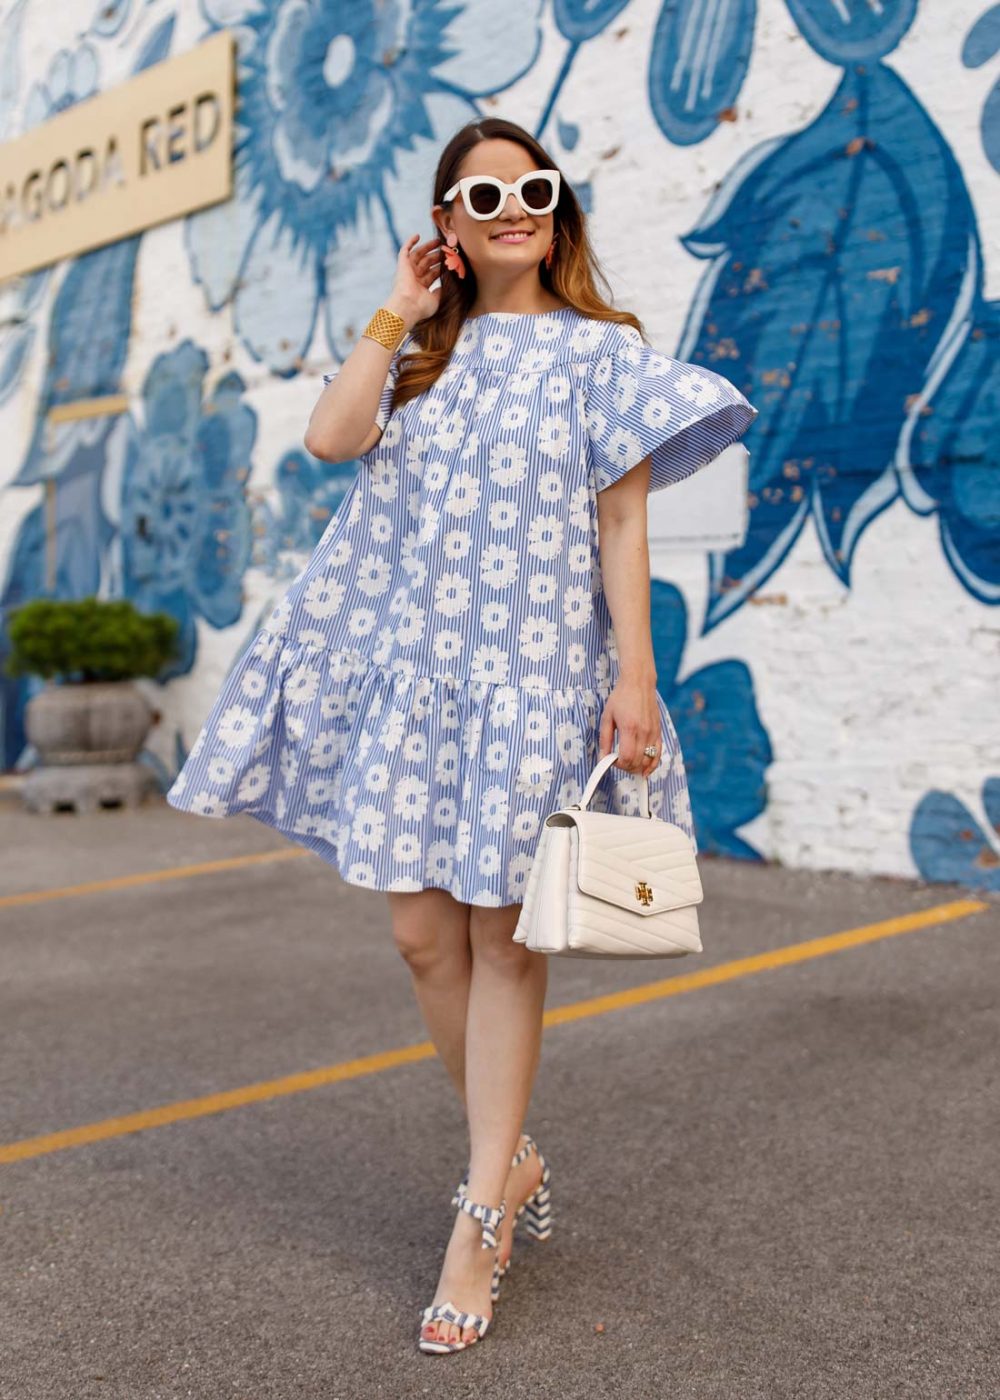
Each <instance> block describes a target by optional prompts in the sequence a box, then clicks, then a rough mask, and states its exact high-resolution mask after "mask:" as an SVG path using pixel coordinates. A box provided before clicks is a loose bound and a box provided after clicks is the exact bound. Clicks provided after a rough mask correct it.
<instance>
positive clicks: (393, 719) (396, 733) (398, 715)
mask: <svg viewBox="0 0 1000 1400" xmlns="http://www.w3.org/2000/svg"><path fill="white" fill-rule="evenodd" d="M405 726H406V717H405V715H404V714H403V712H402V711H401V710H393V712H392V713H391V714H390V716H389V718H388V719H387V720H386V722H385V725H384V726H383V728H382V734H381V736H380V738H381V743H382V747H383V748H384V749H388V750H389V752H390V753H395V752H396V750H397V749H398V748H399V746H400V744H401V742H402V739H403V730H404V728H405Z"/></svg>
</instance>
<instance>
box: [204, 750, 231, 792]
mask: <svg viewBox="0 0 1000 1400" xmlns="http://www.w3.org/2000/svg"><path fill="white" fill-rule="evenodd" d="M235 772H236V764H235V763H234V762H233V760H232V759H231V758H223V757H222V756H221V755H219V754H216V756H215V757H214V758H210V759H209V760H208V763H207V764H206V766H205V773H206V776H207V777H208V781H209V782H210V783H212V784H214V785H216V786H218V785H219V784H220V783H231V782H232V780H233V774H234V773H235Z"/></svg>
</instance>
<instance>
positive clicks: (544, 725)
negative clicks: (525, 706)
mask: <svg viewBox="0 0 1000 1400" xmlns="http://www.w3.org/2000/svg"><path fill="white" fill-rule="evenodd" d="M524 737H525V738H526V739H528V740H529V741H530V742H531V743H533V744H540V743H544V742H547V741H548V737H549V717H548V715H547V714H546V713H545V711H544V710H529V711H528V713H527V715H526V716H525V719H524Z"/></svg>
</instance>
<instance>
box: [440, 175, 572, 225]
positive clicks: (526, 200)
mask: <svg viewBox="0 0 1000 1400" xmlns="http://www.w3.org/2000/svg"><path fill="white" fill-rule="evenodd" d="M459 190H461V192H462V203H463V204H464V205H465V208H466V211H467V212H468V214H469V215H470V217H471V218H473V219H495V218H496V216H497V215H498V214H499V213H500V211H501V209H502V208H503V207H504V205H505V204H506V203H507V196H508V195H509V194H513V196H514V198H515V199H516V200H517V202H518V204H520V206H521V208H522V209H523V210H524V212H525V213H526V214H548V213H549V211H550V210H552V209H554V208H555V207H556V205H557V203H558V202H559V171H558V170H529V171H528V172H527V174H526V175H519V176H518V178H517V179H516V180H515V181H514V183H513V184H512V185H508V184H507V181H506V180H498V179H497V177H496V176H495V175H465V176H463V177H462V179H461V180H459V182H458V184H457V185H452V187H451V189H450V190H449V191H448V193H447V194H446V195H445V197H444V199H443V200H442V201H441V202H442V203H443V204H450V203H451V201H452V200H453V199H454V198H455V196H456V195H457V194H458V192H459Z"/></svg>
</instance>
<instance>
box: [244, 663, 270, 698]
mask: <svg viewBox="0 0 1000 1400" xmlns="http://www.w3.org/2000/svg"><path fill="white" fill-rule="evenodd" d="M240 690H241V691H242V692H243V694H244V695H245V696H246V697H247V699H248V700H258V699H259V698H260V697H261V696H262V695H263V694H264V693H265V691H266V690H267V675H266V673H265V672H264V671H255V670H254V669H253V668H252V667H248V668H247V670H245V671H244V672H243V674H242V676H241V677H240Z"/></svg>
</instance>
